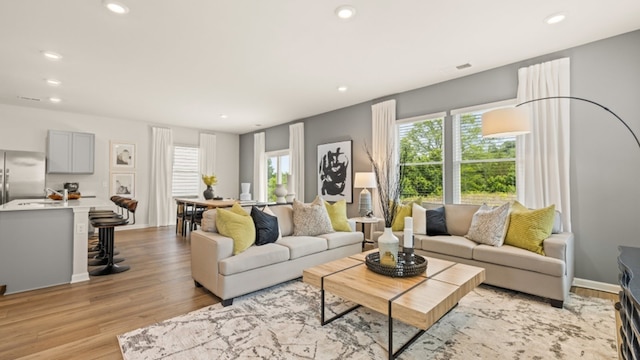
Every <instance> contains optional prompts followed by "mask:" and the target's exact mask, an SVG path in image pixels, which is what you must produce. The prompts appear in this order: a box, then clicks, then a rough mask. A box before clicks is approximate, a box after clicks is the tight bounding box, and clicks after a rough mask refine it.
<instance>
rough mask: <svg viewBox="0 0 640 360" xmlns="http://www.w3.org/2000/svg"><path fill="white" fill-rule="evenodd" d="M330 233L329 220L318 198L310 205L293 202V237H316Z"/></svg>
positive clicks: (331, 229)
mask: <svg viewBox="0 0 640 360" xmlns="http://www.w3.org/2000/svg"><path fill="white" fill-rule="evenodd" d="M332 232H334V231H333V226H332V225H331V219H330V218H329V214H328V213H327V208H326V207H325V206H324V204H323V203H322V199H321V198H320V197H319V196H316V199H315V200H313V202H312V203H311V204H304V203H302V202H300V201H298V200H296V199H294V200H293V235H294V236H316V235H322V234H328V233H332Z"/></svg>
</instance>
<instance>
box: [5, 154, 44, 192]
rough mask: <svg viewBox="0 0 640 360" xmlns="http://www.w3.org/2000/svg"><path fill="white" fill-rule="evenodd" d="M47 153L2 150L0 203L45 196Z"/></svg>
mask: <svg viewBox="0 0 640 360" xmlns="http://www.w3.org/2000/svg"><path fill="white" fill-rule="evenodd" d="M45 164H46V162H45V155H44V153H39V152H31V151H10V150H0V204H4V203H7V202H9V201H12V200H15V199H38V198H44V197H45V171H46V170H45V166H46V165H45Z"/></svg>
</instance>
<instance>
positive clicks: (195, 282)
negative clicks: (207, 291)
mask: <svg viewBox="0 0 640 360" xmlns="http://www.w3.org/2000/svg"><path fill="white" fill-rule="evenodd" d="M193 282H194V284H196V287H202V284H200V283H199V282H197V281H195V280H193Z"/></svg>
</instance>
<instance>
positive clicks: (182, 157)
mask: <svg viewBox="0 0 640 360" xmlns="http://www.w3.org/2000/svg"><path fill="white" fill-rule="evenodd" d="M198 157H199V149H198V148H197V147H194V146H174V147H173V184H172V188H171V195H172V196H174V197H190V196H198V194H199V192H200V181H201V180H200V171H199V161H198Z"/></svg>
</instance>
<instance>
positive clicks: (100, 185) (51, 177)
mask: <svg viewBox="0 0 640 360" xmlns="http://www.w3.org/2000/svg"><path fill="white" fill-rule="evenodd" d="M152 126H159V127H167V126H165V125H156V124H151V123H147V122H142V121H132V120H124V119H115V118H107V117H100V116H94V115H85V114H77V113H69V112H62V111H52V110H43V109H35V108H27V107H20V106H11V105H2V104H0V149H3V150H24V151H39V152H44V153H46V143H47V131H48V130H66V131H78V132H88V133H93V134H95V136H96V138H95V139H96V144H95V172H94V173H93V174H91V175H73V174H68V175H64V174H47V180H46V182H47V187H50V188H53V189H62V185H63V183H65V182H76V181H77V182H79V183H80V189H79V191H80V192H81V193H82V194H83V195H95V196H98V197H101V198H106V199H108V198H109V197H110V196H111V194H110V193H109V191H110V190H109V182H110V180H109V143H110V141H119V142H126V143H132V144H135V145H136V161H135V175H136V179H135V181H136V185H135V198H136V199H137V200H138V202H139V203H138V210H137V211H136V221H137V224H138V225H139V226H144V225H146V224H147V223H148V218H149V216H148V204H149V187H148V186H149V183H150V179H149V171H150V169H151V166H150V165H151V164H150V159H151V145H150V144H151V127H152ZM171 128H172V130H173V137H174V142H175V143H176V144H183V145H198V141H199V133H200V131H199V130H197V129H191V128H184V127H171ZM216 139H217V147H218V149H219V150H218V151H217V154H218V156H217V158H216V161H217V165H216V167H217V168H216V175H217V176H218V184H217V185H216V195H219V196H223V197H233V198H238V195H239V193H240V182H239V180H238V179H239V175H238V174H239V167H238V162H239V136H238V135H235V134H227V133H216ZM43 190H44V189H43Z"/></svg>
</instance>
